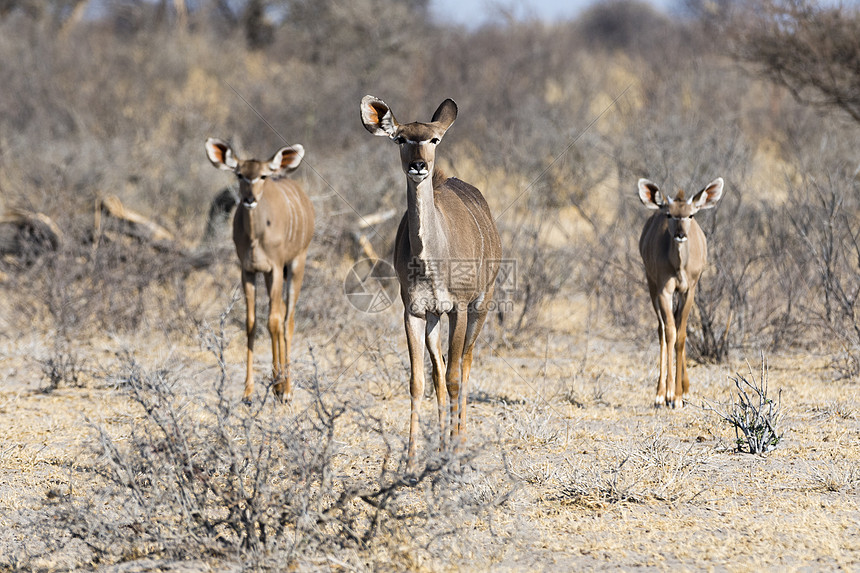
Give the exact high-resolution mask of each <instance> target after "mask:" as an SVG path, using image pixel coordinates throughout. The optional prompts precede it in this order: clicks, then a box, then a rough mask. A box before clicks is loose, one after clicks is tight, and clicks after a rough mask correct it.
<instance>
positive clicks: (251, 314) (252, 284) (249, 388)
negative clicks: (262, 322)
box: [242, 271, 257, 402]
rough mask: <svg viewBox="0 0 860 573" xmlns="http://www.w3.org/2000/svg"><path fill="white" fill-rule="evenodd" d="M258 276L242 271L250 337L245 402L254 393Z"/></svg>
mask: <svg viewBox="0 0 860 573" xmlns="http://www.w3.org/2000/svg"><path fill="white" fill-rule="evenodd" d="M256 278H257V277H256V274H255V273H252V272H247V271H242V287H243V289H244V291H245V333H246V334H247V335H248V356H247V359H248V360H247V362H246V364H247V370H246V374H245V392H244V394H242V401H243V402H250V401H251V394H252V393H253V392H254V334H255V333H254V328H255V326H256V324H255V322H256V317H257V314H256V310H257V307H256V305H257V296H256V293H257V285H256Z"/></svg>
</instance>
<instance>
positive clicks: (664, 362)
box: [639, 177, 723, 408]
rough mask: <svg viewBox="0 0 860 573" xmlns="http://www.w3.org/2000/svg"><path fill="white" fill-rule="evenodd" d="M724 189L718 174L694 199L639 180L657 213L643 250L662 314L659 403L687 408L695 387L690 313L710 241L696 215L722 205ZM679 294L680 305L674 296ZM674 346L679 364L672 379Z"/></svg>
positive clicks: (650, 286) (646, 200) (648, 227)
mask: <svg viewBox="0 0 860 573" xmlns="http://www.w3.org/2000/svg"><path fill="white" fill-rule="evenodd" d="M722 194H723V180H722V178H719V177H718V178H717V179H715V180H713V181H712V182H711V183H709V184H708V186H707V187H705V188H704V189H702V190H701V191H699V192H698V193H696V194H695V195H693V196H692V197H690V198H686V197H685V195H684V191H683V190H681V191H679V192H678V195H677V196H676V197H675V198H674V199H671V198H670V197H664V196H663V194H662V193H661V192H660V190H659V189H658V188H657V186H656V185H655V184H654V183H652V182H650V181H648V180H647V179H640V180H639V198H640V199H641V200H642V203H643V204H644V205H645V206H646V207H648V208H649V209H656V210H657V211H658V212H657V213H654V214H653V215H651V217H650V218H649V219H648V221H647V222H646V223H645V228H644V229H642V236H641V237H639V253H640V254H641V255H642V262H643V263H645V275H646V276H647V278H648V290H649V291H650V293H651V303H652V304H653V305H654V311H655V312H656V313H657V320H658V326H657V335H658V337H659V338H660V377H659V378H658V380H657V397H656V399H655V405H656V406H661V405H663V404H666V405H667V406H672V407H673V408H674V407H681V406H683V397H684V394H686V393H687V392H688V391H689V389H690V378H689V376H688V375H687V352H686V341H687V316H688V315H689V314H690V309H691V308H692V307H693V297H694V296H695V294H696V283H698V282H699V277H700V276H701V275H702V271H703V270H704V269H705V264H706V263H707V259H708V243H707V240H706V239H705V234H704V233H703V232H702V228H701V227H699V224H698V223H697V222H696V221H695V220H694V219H693V215H695V214H696V213H697V212H698V211H700V210H702V209H710V208H711V207H713V206H714V205H716V203H717V201H719V200H720V197H721V196H722ZM675 293H677V295H678V297H677V299H678V300H677V305H676V306H674V308H673V299H674V298H675ZM672 347H674V349H675V356H676V362H677V367H676V370H675V381H674V384H673V383H672Z"/></svg>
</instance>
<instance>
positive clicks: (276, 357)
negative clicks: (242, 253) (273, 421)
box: [266, 268, 286, 400]
mask: <svg viewBox="0 0 860 573" xmlns="http://www.w3.org/2000/svg"><path fill="white" fill-rule="evenodd" d="M266 289H267V290H268V291H269V334H270V335H271V337H272V377H273V378H274V380H275V386H274V392H275V396H276V397H277V398H278V399H279V400H280V399H283V386H282V383H283V379H284V363H285V362H286V342H285V340H284V315H285V306H286V305H285V304H284V299H283V298H282V294H283V292H284V271H283V269H279V268H275V269H273V270H272V272H271V273H267V274H266Z"/></svg>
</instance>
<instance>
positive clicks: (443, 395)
mask: <svg viewBox="0 0 860 573" xmlns="http://www.w3.org/2000/svg"><path fill="white" fill-rule="evenodd" d="M441 331H442V327H441V326H439V315H436V314H428V315H427V329H426V331H425V337H424V338H425V342H426V344H427V350H428V351H429V352H430V362H431V363H432V365H433V388H434V390H435V391H436V406H437V408H438V410H439V449H440V450H442V449H444V448H445V443H446V442H447V441H448V438H447V436H446V435H445V427H446V425H447V421H448V400H447V398H448V391H447V390H446V389H445V384H444V382H445V362H444V361H443V360H442V336H441Z"/></svg>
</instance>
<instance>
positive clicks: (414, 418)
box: [404, 300, 426, 473]
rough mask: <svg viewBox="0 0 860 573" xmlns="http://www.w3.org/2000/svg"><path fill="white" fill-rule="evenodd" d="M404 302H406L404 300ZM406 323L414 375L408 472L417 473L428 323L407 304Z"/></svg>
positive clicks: (410, 392)
mask: <svg viewBox="0 0 860 573" xmlns="http://www.w3.org/2000/svg"><path fill="white" fill-rule="evenodd" d="M404 302H406V301H405V300H404ZM404 306H406V312H405V313H404V322H405V324H406V344H407V345H408V346H409V362H410V364H411V366H412V373H411V376H410V378H409V394H410V397H411V399H412V400H411V405H412V408H411V415H410V417H409V449H408V450H407V458H408V459H407V462H406V471H407V472H408V473H414V472H415V444H416V442H417V440H418V411H419V409H420V407H421V400H422V398H423V397H424V340H423V337H424V334H425V329H426V321H425V320H424V319H423V318H420V317H418V316H413V315H411V314H409V304H408V302H406V304H405V305H404Z"/></svg>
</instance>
